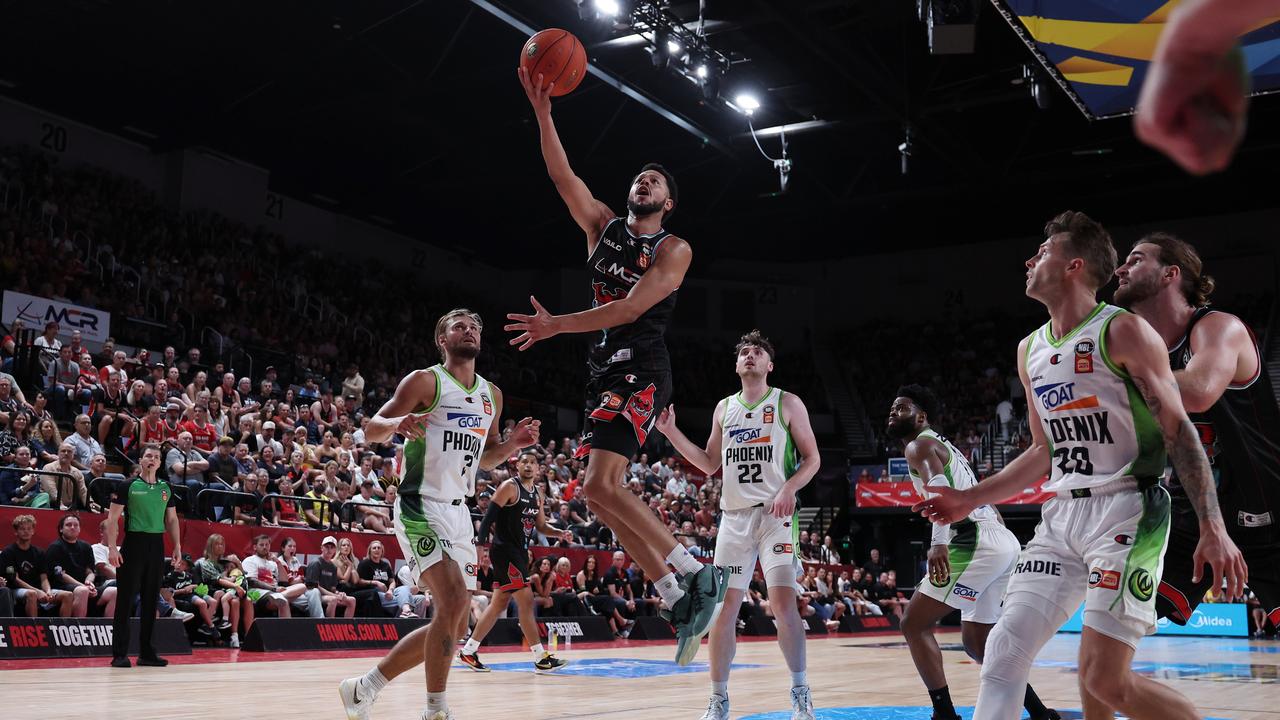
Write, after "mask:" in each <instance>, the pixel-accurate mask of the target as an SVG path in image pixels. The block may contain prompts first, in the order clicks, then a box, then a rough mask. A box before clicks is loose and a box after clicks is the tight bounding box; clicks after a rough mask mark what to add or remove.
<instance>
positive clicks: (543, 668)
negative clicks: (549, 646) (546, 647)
mask: <svg viewBox="0 0 1280 720" xmlns="http://www.w3.org/2000/svg"><path fill="white" fill-rule="evenodd" d="M568 664H569V661H568V660H561V659H560V658H558V657H556V656H555V655H552V654H551V653H542V657H540V658H538V660H537V662H535V663H534V664H533V669H534V670H535V671H537V672H540V673H548V672H555V671H556V670H559V669H560V668H562V667H564V666H565V665H568Z"/></svg>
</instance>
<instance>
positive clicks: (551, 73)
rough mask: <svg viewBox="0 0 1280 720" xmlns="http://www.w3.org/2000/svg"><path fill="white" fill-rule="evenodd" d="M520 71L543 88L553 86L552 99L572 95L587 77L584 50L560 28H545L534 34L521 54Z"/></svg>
mask: <svg viewBox="0 0 1280 720" xmlns="http://www.w3.org/2000/svg"><path fill="white" fill-rule="evenodd" d="M520 67H522V68H524V69H525V70H526V71H528V73H529V79H530V80H532V81H533V82H535V83H536V82H538V74H539V73H541V74H542V85H543V87H546V86H547V85H549V84H551V83H555V84H556V87H555V89H554V90H552V92H551V95H552V96H553V97H559V96H561V95H565V94H567V93H570V92H573V89H574V88H576V87H578V83H580V82H582V77H583V76H584V75H586V74H587V49H586V48H584V47H582V43H581V42H579V41H578V38H576V37H574V36H573V33H571V32H569V31H568V30H561V29H559V28H547V29H546V30H543V31H541V32H538V33H535V34H534V36H533V37H531V38H529V42H527V43H525V44H524V50H521V51H520Z"/></svg>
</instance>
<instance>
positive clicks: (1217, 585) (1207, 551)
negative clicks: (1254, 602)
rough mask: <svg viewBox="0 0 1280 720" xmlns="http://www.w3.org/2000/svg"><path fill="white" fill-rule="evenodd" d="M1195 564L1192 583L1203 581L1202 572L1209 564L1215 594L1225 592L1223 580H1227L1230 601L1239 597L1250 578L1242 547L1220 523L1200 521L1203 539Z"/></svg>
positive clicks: (1194, 557)
mask: <svg viewBox="0 0 1280 720" xmlns="http://www.w3.org/2000/svg"><path fill="white" fill-rule="evenodd" d="M1191 561H1192V562H1193V563H1194V567H1193V568H1192V570H1191V582H1200V572H1201V571H1202V570H1204V566H1205V565H1208V566H1209V569H1210V570H1211V571H1212V572H1213V585H1212V586H1211V587H1212V589H1213V591H1214V592H1215V593H1218V592H1222V579H1223V578H1224V577H1225V578H1226V579H1227V587H1226V598H1227V599H1228V600H1231V599H1233V598H1237V597H1240V595H1241V594H1242V593H1243V592H1244V585H1245V583H1247V582H1248V581H1249V568H1248V567H1247V566H1246V565H1245V563H1244V556H1243V555H1241V554H1240V548H1238V547H1236V544H1235V542H1233V541H1232V540H1231V538H1230V537H1229V536H1228V535H1227V531H1226V529H1225V528H1223V527H1222V525H1221V524H1220V523H1215V524H1213V525H1210V526H1208V527H1206V524H1205V523H1201V529H1200V541H1199V542H1198V543H1196V551H1195V553H1194V554H1193V555H1192V556H1191Z"/></svg>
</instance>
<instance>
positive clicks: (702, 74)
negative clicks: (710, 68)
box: [693, 63, 707, 80]
mask: <svg viewBox="0 0 1280 720" xmlns="http://www.w3.org/2000/svg"><path fill="white" fill-rule="evenodd" d="M693 74H694V75H697V76H698V79H699V80H706V79H707V65H706V63H702V64H700V65H698V67H697V68H696V69H695V70H694V71H693Z"/></svg>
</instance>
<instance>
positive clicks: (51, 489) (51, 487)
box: [32, 416, 102, 510]
mask: <svg viewBox="0 0 1280 720" xmlns="http://www.w3.org/2000/svg"><path fill="white" fill-rule="evenodd" d="M82 417H83V416H82ZM73 437H74V436H73ZM75 452H76V449H75V446H74V445H73V444H72V442H71V441H70V440H68V441H67V442H64V443H62V447H60V448H58V459H57V460H54V461H53V462H51V463H49V464H48V465H45V466H44V467H43V468H41V470H43V471H44V472H49V473H60V475H42V476H40V489H41V491H42V492H45V493H48V495H49V498H50V500H51V501H52V503H56V504H57V507H58V509H60V510H72V509H75V508H80V509H87V508H88V507H89V486H88V485H86V484H85V482H84V475H81V474H80V470H79V468H77V467H76V466H75V462H74V461H73V457H74V456H75ZM98 452H99V453H101V452H102V449H101V448H99V449H98ZM91 460H92V458H85V464H86V466H87V465H88V463H89V462H90V461H91ZM32 477H35V476H34V475H33V476H32Z"/></svg>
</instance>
